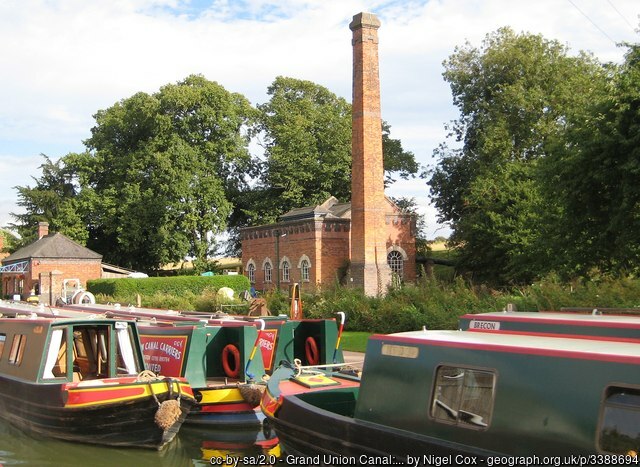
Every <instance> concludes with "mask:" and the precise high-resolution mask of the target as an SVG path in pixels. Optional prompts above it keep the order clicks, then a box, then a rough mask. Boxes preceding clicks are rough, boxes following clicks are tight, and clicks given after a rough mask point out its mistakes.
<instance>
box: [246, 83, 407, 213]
mask: <svg viewBox="0 0 640 467" xmlns="http://www.w3.org/2000/svg"><path fill="white" fill-rule="evenodd" d="M268 95H269V96H271V97H270V100H269V102H267V103H265V104H261V105H259V106H258V110H259V111H260V118H259V124H258V126H257V130H258V131H259V133H260V134H261V135H262V137H263V141H262V145H263V147H264V150H265V159H264V163H263V165H262V170H261V174H260V177H259V183H258V186H257V187H256V191H257V192H259V193H260V199H261V200H262V204H261V205H260V206H258V208H257V210H256V216H257V217H259V218H261V219H262V221H274V220H276V219H277V217H278V216H279V215H281V214H283V213H284V212H286V211H288V210H289V209H291V208H294V207H301V206H305V205H311V204H319V203H322V202H324V201H325V200H326V199H327V198H328V197H329V196H335V197H336V198H338V199H341V200H348V199H350V198H351V105H350V104H349V103H348V102H347V101H346V100H344V99H343V98H340V97H337V96H336V95H335V94H334V93H332V92H331V91H329V90H328V89H326V88H325V87H323V86H320V85H318V84H315V83H312V82H310V81H303V80H297V79H294V78H285V77H282V76H280V77H277V78H276V79H275V81H274V82H273V84H272V85H271V86H270V87H269V89H268ZM382 131H383V134H382V138H383V156H384V168H385V174H386V178H387V182H388V183H393V182H394V181H395V176H396V174H397V176H399V177H401V178H403V179H407V178H409V177H411V176H414V175H415V174H416V173H417V172H418V169H419V166H418V164H417V162H416V161H415V157H414V155H413V154H412V153H411V152H408V151H405V150H404V149H403V148H402V143H401V142H400V140H398V139H393V138H391V136H390V131H391V127H390V126H389V125H388V124H387V123H386V122H383V124H382Z"/></svg>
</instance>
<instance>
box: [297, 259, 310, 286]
mask: <svg viewBox="0 0 640 467" xmlns="http://www.w3.org/2000/svg"><path fill="white" fill-rule="evenodd" d="M310 270H311V263H309V260H308V259H306V258H305V259H303V260H302V261H300V279H301V280H302V282H309V272H310Z"/></svg>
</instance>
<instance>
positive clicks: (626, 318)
mask: <svg viewBox="0 0 640 467" xmlns="http://www.w3.org/2000/svg"><path fill="white" fill-rule="evenodd" d="M458 327H459V328H460V329H461V330H463V331H479V332H502V333H505V332H507V333H511V334H530V335H536V334H539V335H547V336H567V337H569V336H572V337H575V338H585V339H594V338H598V339H615V340H636V341H639V342H640V315H631V314H626V315H608V314H600V313H588V314H586V313H584V314H581V313H570V312H558V311H541V312H522V311H503V312H494V313H479V314H466V315H464V316H462V317H460V320H459V326H458Z"/></svg>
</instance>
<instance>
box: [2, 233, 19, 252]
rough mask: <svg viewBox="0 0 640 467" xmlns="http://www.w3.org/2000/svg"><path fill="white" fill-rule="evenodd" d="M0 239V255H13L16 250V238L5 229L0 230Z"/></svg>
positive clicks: (17, 242) (17, 240)
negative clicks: (0, 245)
mask: <svg viewBox="0 0 640 467" xmlns="http://www.w3.org/2000/svg"><path fill="white" fill-rule="evenodd" d="M0 237H2V240H3V242H2V244H3V246H2V248H0V253H13V252H14V251H15V250H17V249H18V245H19V239H18V237H16V236H15V235H14V234H13V232H11V231H9V230H7V229H0Z"/></svg>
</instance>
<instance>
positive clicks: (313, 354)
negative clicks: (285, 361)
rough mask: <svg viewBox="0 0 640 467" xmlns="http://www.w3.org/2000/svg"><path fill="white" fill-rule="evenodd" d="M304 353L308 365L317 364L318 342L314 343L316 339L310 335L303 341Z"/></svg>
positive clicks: (318, 360)
mask: <svg viewBox="0 0 640 467" xmlns="http://www.w3.org/2000/svg"><path fill="white" fill-rule="evenodd" d="M304 355H305V357H307V364H308V365H317V364H318V363H320V352H319V351H318V344H316V340H315V339H314V338H313V337H311V336H309V337H307V339H306V340H305V341H304Z"/></svg>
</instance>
